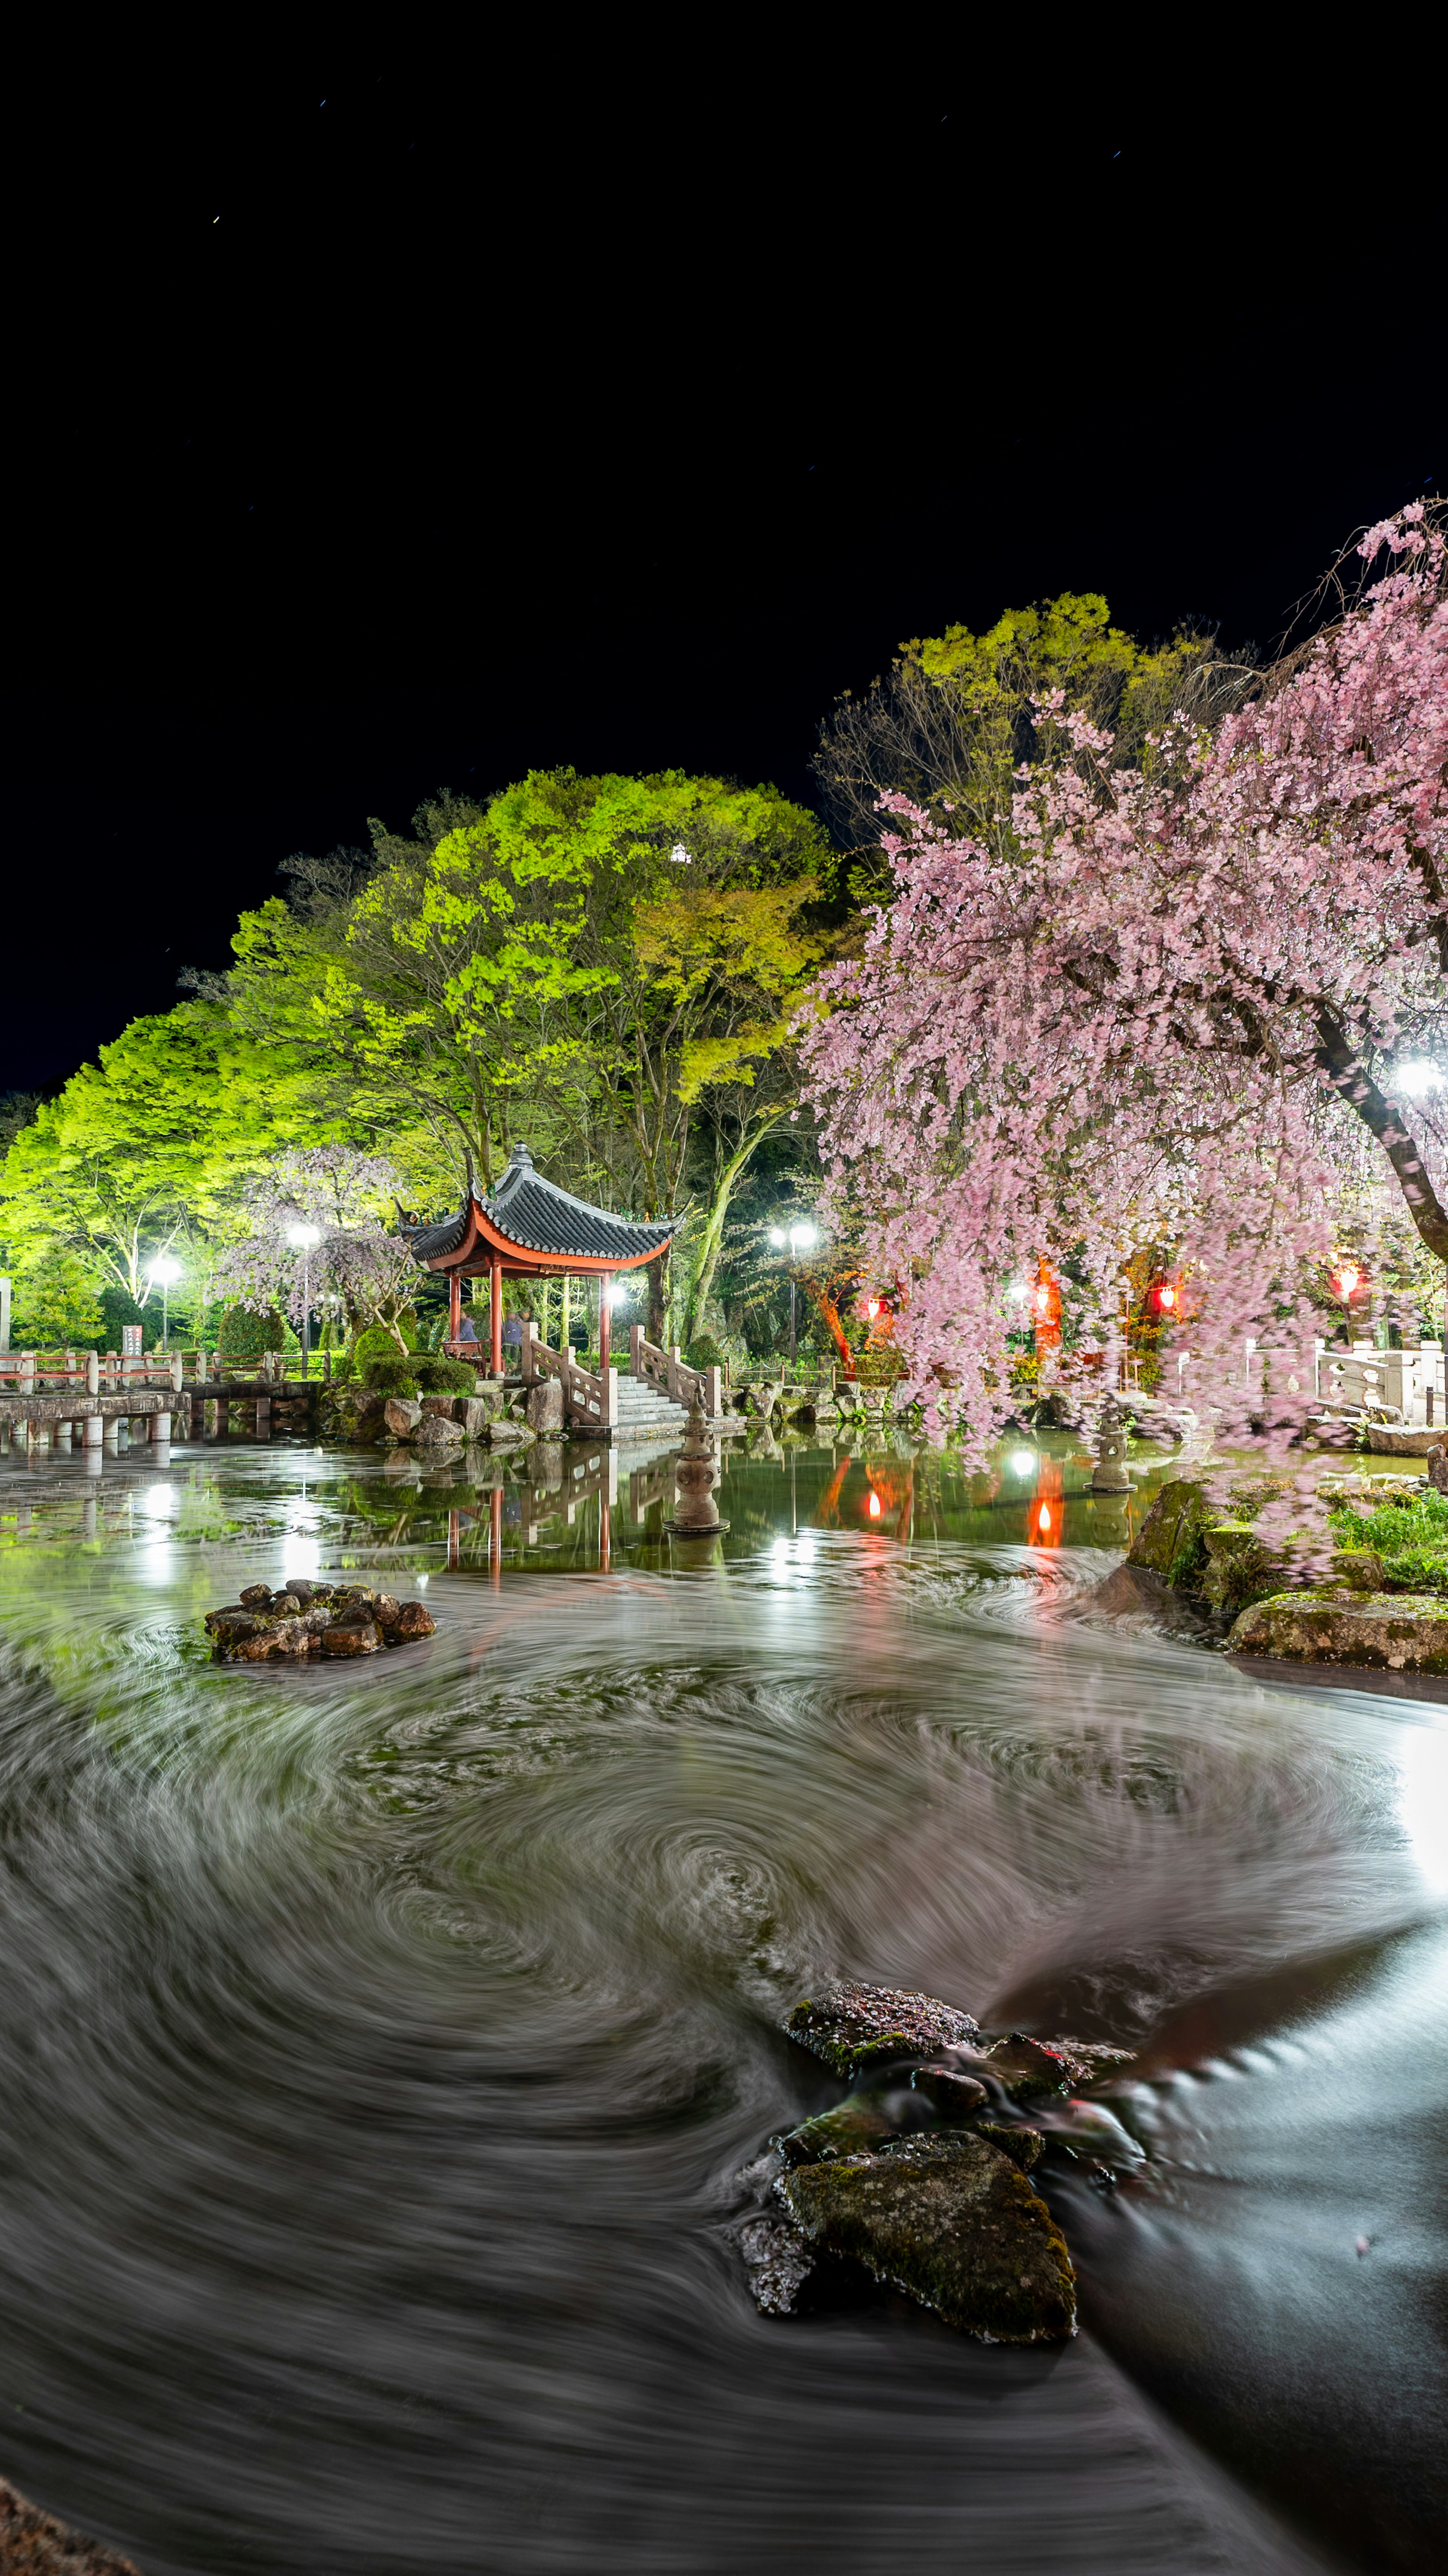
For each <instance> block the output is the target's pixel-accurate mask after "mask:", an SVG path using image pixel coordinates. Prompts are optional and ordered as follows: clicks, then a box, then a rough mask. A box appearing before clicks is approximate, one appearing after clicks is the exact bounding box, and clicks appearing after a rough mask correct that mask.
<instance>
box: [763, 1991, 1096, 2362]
mask: <svg viewBox="0 0 1448 2576" xmlns="http://www.w3.org/2000/svg"><path fill="white" fill-rule="evenodd" d="M786 2029H787V2030H788V2033H789V2036H790V2038H791V2039H793V2040H795V2041H797V2042H798V2044H799V2045H800V2046H801V2047H802V2048H807V2049H809V2050H810V2051H811V2052H812V2054H813V2055H814V2056H816V2057H820V2058H823V2060H824V2062H825V2064H826V2065H827V2066H829V2067H831V2068H832V2069H833V2071H834V2072H835V2073H836V2074H837V2075H838V2076H840V2077H841V2078H842V2079H844V2080H846V2081H848V2082H849V2083H850V2084H851V2086H852V2088H853V2089H852V2090H851V2091H850V2092H849V2093H848V2094H847V2095H846V2097H845V2099H844V2100H843V2101H842V2102H839V2103H837V2104H836V2105H835V2107H834V2109H833V2110H829V2111H824V2112H820V2113H818V2114H816V2116H815V2117H814V2118H813V2119H810V2120H805V2121H802V2122H801V2123H800V2125H799V2126H798V2127H797V2128H794V2129H788V2130H785V2131H783V2132H782V2133H781V2134H780V2135H779V2136H777V2137H775V2138H774V2139H772V2140H771V2142H770V2151H771V2165H772V2174H771V2187H772V2192H773V2196H774V2199H775V2200H776V2202H777V2203H778V2204H779V2205H780V2206H781V2208H782V2209H783V2211H784V2216H783V2217H782V2218H771V2217H767V2216H764V2215H759V2216H756V2217H753V2218H750V2219H747V2220H745V2221H743V2222H742V2223H741V2224H740V2225H739V2226H738V2228H737V2230H736V2235H737V2241H738V2243H739V2246H740V2250H741V2252H742V2254H743V2257H744V2260H745V2264H746V2266H747V2268H748V2272H749V2276H750V2286H751V2288H752V2290H753V2293H754V2297H755V2299H756V2301H757V2303H758V2305H759V2306H760V2307H761V2308H762V2309H763V2310H764V2311H765V2313H766V2314H768V2315H775V2316H788V2315H791V2314H793V2313H794V2312H795V2311H796V2309H797V2308H798V2307H799V2306H800V2305H801V2304H802V2303H807V2302H808V2299H809V2296H810V2291H811V2285H812V2284H813V2285H816V2286H819V2287H823V2286H824V2285H823V2282H822V2281H821V2280H820V2278H819V2276H820V2275H821V2274H824V2275H828V2276H831V2277H832V2280H833V2285H834V2287H835V2289H836V2290H838V2287H839V2285H840V2282H841V2279H842V2278H844V2279H845V2280H847V2279H848V2276H849V2274H850V2272H851V2271H853V2272H854V2274H855V2276H856V2277H860V2276H862V2275H864V2276H868V2277H869V2278H870V2279H873V2280H874V2281H876V2282H878V2283H879V2284H881V2285H882V2286H883V2287H885V2288H889V2289H895V2290H903V2291H905V2292H906V2293H907V2295H908V2296H909V2297H911V2298H912V2299H915V2300H917V2301H918V2302H919V2304H920V2305H921V2306H922V2307H926V2308H930V2309H932V2310H933V2311H934V2313H935V2314H936V2315H937V2316H939V2317H941V2318H943V2319H944V2321H945V2323H946V2324H947V2325H950V2326H954V2327H955V2328H956V2329H957V2331H958V2332H960V2333H962V2334H969V2335H975V2336H978V2337H979V2338H980V2339H981V2341H982V2342H985V2343H1047V2342H1059V2341H1061V2340H1063V2339H1064V2338H1065V2337H1067V2336H1069V2335H1073V2334H1074V2333H1075V2331H1076V2282H1075V2274H1074V2272H1073V2270H1072V2265H1071V2257H1070V2253H1069V2251H1068V2249H1067V2245H1066V2240H1065V2238H1064V2236H1063V2235H1062V2233H1061V2230H1060V2228H1059V2227H1058V2226H1057V2224H1056V2222H1055V2220H1054V2219H1053V2218H1052V2216H1051V2213H1050V2211H1049V2209H1048V2208H1047V2206H1046V2203H1045V2202H1044V2200H1042V2198H1041V2197H1040V2194H1039V2193H1038V2192H1037V2190H1036V2189H1035V2186H1034V2185H1033V2184H1032V2182H1031V2181H1030V2179H1029V2176H1030V2174H1031V2172H1032V2171H1033V2170H1034V2168H1035V2167H1036V2166H1037V2164H1038V2163H1039V2162H1040V2160H1041V2157H1042V2155H1043V2153H1046V2152H1048V2151H1051V2152H1054V2153H1056V2154H1059V2155H1061V2156H1063V2157H1064V2158H1065V2159H1067V2160H1068V2161H1069V2162H1075V2163H1078V2164H1080V2163H1084V2164H1085V2165H1086V2166H1087V2168H1088V2170H1089V2171H1090V2172H1091V2173H1092V2175H1093V2176H1094V2178H1095V2179H1096V2180H1098V2181H1099V2182H1102V2183H1104V2184H1107V2185H1110V2184H1112V2183H1113V2182H1114V2181H1115V2179H1116V2174H1117V2172H1118V2170H1130V2168H1131V2167H1132V2165H1133V2164H1135V2163H1138V2162H1139V2161H1140V2160H1141V2152H1142V2151H1141V2149H1140V2148H1139V2146H1137V2144H1136V2142H1135V2141H1134V2140H1133V2139H1131V2138H1130V2137H1129V2136H1128V2135H1127V2133H1126V2131H1125V2130H1124V2129H1123V2128H1122V2127H1121V2124H1120V2122H1119V2121H1118V2120H1117V2119H1116V2118H1115V2115H1114V2114H1113V2113H1112V2112H1111V2111H1110V2110H1109V2109H1108V2108H1107V2106H1106V2105H1105V2104H1104V2103H1087V2102H1083V2101H1080V2100H1079V2099H1077V2098H1075V2097H1077V2096H1078V2095H1079V2094H1080V2092H1081V2091H1082V2089H1083V2088H1084V2087H1085V2086H1087V2085H1091V2084H1095V2083H1099V2082H1100V2081H1101V2079H1102V2078H1103V2077H1104V2076H1107V2075H1109V2074H1111V2073H1112V2072H1113V2071H1114V2070H1116V2069H1118V2068H1120V2067H1122V2066H1124V2065H1126V2064H1127V2063H1128V2062H1129V2059H1128V2055H1127V2052H1126V2051H1124V2050H1121V2049H1111V2048H1100V2047H1095V2046H1092V2045H1089V2044H1087V2043H1083V2042H1081V2041H1079V2040H1055V2041H1043V2040H1038V2039H1032V2038H1030V2037H1028V2036H1027V2035H1026V2034H1025V2033H1024V2032H1021V2031H1012V2032H1010V2033H1008V2034H1006V2035H1004V2036H1000V2037H994V2038H992V2037H990V2036H988V2035H986V2034H984V2033H982V2031H981V2030H980V2028H979V2026H978V2024H977V2023H976V2022H975V2021H974V2020H973V2019H972V2018H971V2016H970V2014H969V2013H964V2012H960V2011H958V2010H957V2009H956V2008H955V2007H954V2006H953V2005H950V2004H945V2003H942V2002H941V2001H940V2000H939V1999H938V1997H936V1996H934V1995H922V1994H909V1993H902V1992H899V1991H898V1990H896V1989H894V1988H890V1987H883V1986H864V1985H853V1984H849V1985H835V1986H831V1987H829V1988H828V1989H827V1990H826V1991H825V1992H824V1993H823V1994H822V1995H819V1996H811V1997H810V1998H808V1999H807V2000H806V2001H805V2002H804V2003H801V2004H799V2005H797V2006H796V2008H795V2010H794V2011H793V2012H792V2013H791V2015H790V2017H789V2020H788V2022H787V2023H786ZM751 2170H752V2171H753V2172H754V2173H756V2174H757V2172H758V2170H759V2169H758V2168H753V2169H751Z"/></svg>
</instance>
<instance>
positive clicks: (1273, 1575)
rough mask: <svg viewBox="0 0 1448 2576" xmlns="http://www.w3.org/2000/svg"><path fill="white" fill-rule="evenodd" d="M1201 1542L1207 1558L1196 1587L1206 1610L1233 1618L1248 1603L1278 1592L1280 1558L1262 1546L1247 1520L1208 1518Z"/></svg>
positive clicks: (1282, 1577)
mask: <svg viewBox="0 0 1448 2576" xmlns="http://www.w3.org/2000/svg"><path fill="white" fill-rule="evenodd" d="M1202 1544H1203V1546H1204V1548H1205V1550H1206V1560H1207V1561H1206V1564H1205V1566H1204V1567H1203V1569H1202V1575H1201V1584H1200V1590H1201V1594H1202V1598H1203V1599H1204V1600H1205V1602H1206V1603H1207V1605H1208V1607H1209V1609H1212V1610H1215V1611H1217V1612H1218V1613H1219V1614H1220V1615H1222V1616H1223V1617H1226V1618H1230V1619H1235V1618H1236V1616H1237V1614H1238V1612H1239V1611H1241V1610H1245V1609H1246V1608H1247V1606H1248V1603H1249V1602H1252V1601H1264V1600H1265V1599H1266V1598H1267V1596H1268V1594H1269V1593H1272V1592H1280V1591H1281V1589H1282V1586H1283V1582H1284V1580H1285V1573H1284V1568H1283V1563H1282V1559H1281V1557H1280V1556H1277V1555H1274V1554H1273V1553H1272V1552H1271V1550H1270V1549H1268V1548H1265V1547H1264V1546H1263V1544H1262V1541H1261V1540H1260V1539H1259V1537H1258V1536H1257V1533H1256V1531H1255V1530H1254V1529H1253V1527H1252V1524H1251V1522H1250V1521H1210V1522H1208V1523H1207V1525H1206V1527H1205V1528H1204V1529H1203V1531H1202Z"/></svg>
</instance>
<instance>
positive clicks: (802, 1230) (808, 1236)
mask: <svg viewBox="0 0 1448 2576" xmlns="http://www.w3.org/2000/svg"><path fill="white" fill-rule="evenodd" d="M769 1240H770V1242H771V1243H772V1244H773V1246H774V1248H775V1251H776V1252H783V1250H784V1247H785V1245H786V1243H787V1244H788V1245H789V1248H790V1251H791V1252H792V1253H793V1254H794V1257H795V1259H796V1260H798V1259H799V1256H800V1254H801V1253H802V1252H808V1250H809V1248H810V1245H811V1244H812V1243H817V1242H818V1240H819V1231H818V1228H817V1227H815V1226H812V1225H809V1224H807V1223H806V1222H805V1221H804V1220H803V1219H801V1221H800V1223H799V1224H798V1225H792V1226H791V1227H790V1229H789V1232H788V1234H786V1233H785V1231H784V1229H783V1227H782V1226H778V1225H772V1226H771V1227H770V1229H769ZM794 1319H795V1286H794V1272H793V1271H791V1272H790V1274H789V1364H790V1367H791V1368H793V1366H794Z"/></svg>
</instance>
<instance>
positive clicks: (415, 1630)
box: [205, 1576, 437, 1664]
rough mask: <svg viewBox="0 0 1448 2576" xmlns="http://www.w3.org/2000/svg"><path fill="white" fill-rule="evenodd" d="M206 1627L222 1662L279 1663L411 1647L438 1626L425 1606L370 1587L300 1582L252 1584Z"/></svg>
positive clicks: (209, 1618)
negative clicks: (277, 1587)
mask: <svg viewBox="0 0 1448 2576" xmlns="http://www.w3.org/2000/svg"><path fill="white" fill-rule="evenodd" d="M205 1625H206V1633H207V1635H208V1636H209V1637H210V1639H211V1642H212V1646H213V1648H214V1649H215V1654H216V1660H217V1662H218V1663H222V1664H276V1663H282V1662H295V1661H297V1660H298V1659H299V1658H301V1657H303V1656H307V1655H316V1654H322V1655H332V1656H349V1655H375V1654H377V1653H378V1652H379V1651H380V1649H381V1648H382V1647H384V1646H410V1645H412V1644H414V1643H415V1641H416V1640H417V1639H418V1638H419V1637H430V1636H432V1634H433V1632H434V1630H435V1629H436V1627H437V1621H436V1620H435V1619H434V1617H433V1615H432V1612H431V1611H430V1610H427V1609H424V1607H423V1604H422V1603H421V1602H420V1601H399V1600H398V1599H397V1597H396V1594H395V1593H391V1592H373V1591H369V1590H368V1588H367V1586H366V1585H365V1584H362V1583H304V1582H303V1581H302V1580H301V1578H300V1577H299V1576H298V1577H296V1578H295V1579H293V1580H291V1581H289V1582H287V1583H286V1584H285V1585H284V1586H283V1587H282V1589H281V1591H280V1592H273V1591H272V1590H271V1588H270V1586H269V1585H267V1584H265V1583H249V1584H248V1585H247V1588H246V1590H245V1591H244V1592H243V1593H242V1595H241V1598H240V1600H239V1601H233V1602H230V1603H229V1604H228V1605H227V1607H226V1608H225V1609H222V1610H208V1612H207V1614H206V1622H205Z"/></svg>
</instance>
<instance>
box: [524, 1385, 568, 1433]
mask: <svg viewBox="0 0 1448 2576" xmlns="http://www.w3.org/2000/svg"><path fill="white" fill-rule="evenodd" d="M528 1428H529V1430H530V1431H531V1432H532V1434H533V1436H534V1438H535V1439H537V1440H561V1439H562V1437H563V1386H562V1382H561V1380H560V1379H558V1378H556V1377H540V1379H539V1380H538V1383H537V1385H536V1386H531V1387H530V1388H529V1389H528Z"/></svg>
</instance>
